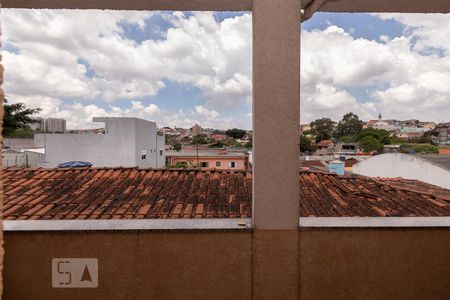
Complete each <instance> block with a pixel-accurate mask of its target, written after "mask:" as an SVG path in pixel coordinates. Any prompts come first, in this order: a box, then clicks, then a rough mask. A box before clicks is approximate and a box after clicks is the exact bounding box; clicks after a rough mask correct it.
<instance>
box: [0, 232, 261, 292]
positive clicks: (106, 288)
mask: <svg viewBox="0 0 450 300" xmlns="http://www.w3.org/2000/svg"><path fill="white" fill-rule="evenodd" d="M5 240H6V243H5V246H6V254H5V276H4V285H5V293H4V299H14V300H16V299H21V300H26V299H33V300H36V299H250V298H251V258H252V256H251V249H252V240H251V233H250V232H201V233H199V232H192V231H191V232H170V233H168V232H151V231H145V232H136V231H135V232H126V231H121V232H97V233H93V232H76V233H74V232H72V233H70V232H53V233H10V232H8V233H5ZM61 257H63V258H64V257H67V258H78V257H85V258H98V260H99V288H94V289H54V288H52V286H51V261H52V258H61Z"/></svg>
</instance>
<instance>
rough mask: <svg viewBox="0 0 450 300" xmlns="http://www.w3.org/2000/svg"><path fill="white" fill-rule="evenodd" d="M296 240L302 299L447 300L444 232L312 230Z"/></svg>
mask: <svg viewBox="0 0 450 300" xmlns="http://www.w3.org/2000/svg"><path fill="white" fill-rule="evenodd" d="M300 237H301V238H300V253H301V256H300V295H301V299H302V300H309V299H314V300H320V299H334V300H339V299H343V300H348V299H366V300H367V299H434V300H437V299H450V259H449V258H448V256H449V253H450V229H406V228H397V229H327V230H323V229H322V230H321V229H315V230H302V231H301V235H300Z"/></svg>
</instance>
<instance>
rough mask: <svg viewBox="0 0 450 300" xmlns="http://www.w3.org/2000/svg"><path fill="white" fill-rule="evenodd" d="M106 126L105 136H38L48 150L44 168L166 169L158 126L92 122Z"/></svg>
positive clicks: (127, 120) (134, 121)
mask: <svg viewBox="0 0 450 300" xmlns="http://www.w3.org/2000/svg"><path fill="white" fill-rule="evenodd" d="M93 122H102V123H105V133H104V134H94V133H65V134H47V133H42V134H37V135H38V137H37V140H40V141H43V144H44V146H45V150H46V151H45V154H46V155H45V162H44V164H43V165H42V166H43V167H56V166H57V165H58V164H60V163H64V162H69V161H86V162H91V163H92V164H93V166H94V167H139V168H160V167H164V165H165V161H166V156H165V146H166V145H165V136H164V133H161V132H159V131H158V128H157V126H156V123H154V122H150V121H146V120H142V119H137V118H120V117H117V118H108V117H105V118H93Z"/></svg>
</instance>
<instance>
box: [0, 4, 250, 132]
mask: <svg viewBox="0 0 450 300" xmlns="http://www.w3.org/2000/svg"><path fill="white" fill-rule="evenodd" d="M161 14H162V15H163V17H164V18H165V19H166V20H167V21H169V22H170V23H171V24H172V28H170V29H169V30H168V31H167V32H163V33H161V34H162V35H163V36H164V38H163V39H158V40H151V39H149V40H145V41H143V42H141V43H137V42H136V41H134V40H132V39H130V38H129V36H127V35H125V34H124V29H123V27H122V26H120V25H123V24H125V25H126V26H137V27H138V28H140V29H141V30H144V29H145V26H146V24H145V22H146V20H147V19H149V18H151V17H152V15H153V14H152V13H148V12H125V11H119V12H117V11H70V12H69V11H65V10H42V11H36V10H9V9H8V10H3V11H2V23H3V24H2V25H3V28H4V32H3V37H4V41H5V43H6V44H7V45H8V46H9V47H10V48H11V47H13V49H14V50H16V51H12V50H6V51H5V52H4V64H5V67H6V73H5V77H6V78H5V79H6V82H5V86H4V88H5V90H6V92H7V95H8V96H9V98H11V99H13V98H14V97H12V95H14V96H19V97H18V99H25V100H28V101H30V100H29V99H34V101H37V98H38V97H41V98H42V99H47V98H51V99H64V98H65V99H67V98H70V99H76V100H77V103H79V104H80V105H82V103H83V101H86V100H96V101H101V102H106V103H109V104H108V105H109V106H108V107H114V106H113V105H114V102H115V101H117V100H121V99H126V100H136V101H140V100H141V99H143V98H148V97H151V96H154V95H156V94H157V93H158V92H159V91H160V90H161V89H162V88H164V87H165V84H164V80H166V79H167V80H171V81H174V82H179V83H182V84H190V85H193V86H195V87H198V88H199V89H200V91H201V92H202V95H203V97H204V98H205V100H206V103H205V104H204V106H205V109H208V110H210V111H212V112H214V111H215V112H216V116H215V119H217V120H216V121H215V122H213V120H212V119H213V118H210V117H209V116H205V115H203V114H202V113H199V112H197V111H196V109H194V110H193V114H194V115H197V116H199V117H204V118H205V119H204V120H200V121H201V123H205V122H207V123H210V124H211V125H214V126H218V127H222V126H221V125H222V124H226V123H227V122H229V121H230V120H229V119H226V118H220V113H219V112H220V111H224V110H226V109H227V108H230V107H235V106H236V105H240V106H243V107H247V109H249V105H250V102H251V101H250V100H251V30H250V29H251V16H250V15H243V16H240V17H236V18H228V19H225V20H224V21H222V22H218V21H217V20H216V19H215V16H214V14H212V13H195V14H194V15H186V14H184V13H181V12H176V13H174V14H168V13H161ZM10 48H7V49H10ZM25 100H23V101H25ZM13 101H14V99H13ZM53 103H58V105H61V103H62V102H61V101H59V102H58V101H54V102H53ZM42 105H47V104H46V102H45V101H44V102H41V103H40V104H39V105H38V106H41V107H42ZM133 105H134V104H131V106H130V108H126V109H123V110H124V111H125V112H126V113H131V112H132V111H133V110H132V109H133ZM33 106H36V105H33ZM42 108H43V114H45V113H44V112H48V113H54V109H55V107H53V106H52V108H50V107H49V108H45V107H42ZM59 108H60V109H62V108H61V107H59ZM65 109H66V110H68V109H71V108H70V107H65ZM217 111H219V112H217ZM91 112H92V113H103V111H102V110H91ZM106 112H107V113H115V111H112V110H106ZM73 113H74V114H75V113H81V112H80V110H76V111H74V112H73ZM167 113H168V114H169V112H167ZM82 119H83V116H82V115H80V122H79V124H77V125H78V126H81V124H84V121H82ZM232 123H233V122H232Z"/></svg>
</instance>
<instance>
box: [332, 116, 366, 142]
mask: <svg viewBox="0 0 450 300" xmlns="http://www.w3.org/2000/svg"><path fill="white" fill-rule="evenodd" d="M362 129H363V122H362V121H361V120H360V119H359V118H358V116H357V115H355V114H354V113H352V112H350V113H348V114H345V115H344V117H343V118H342V120H341V121H339V124H338V126H337V129H336V136H337V137H343V136H347V135H356V134H358V133H360V132H361V130H362Z"/></svg>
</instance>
